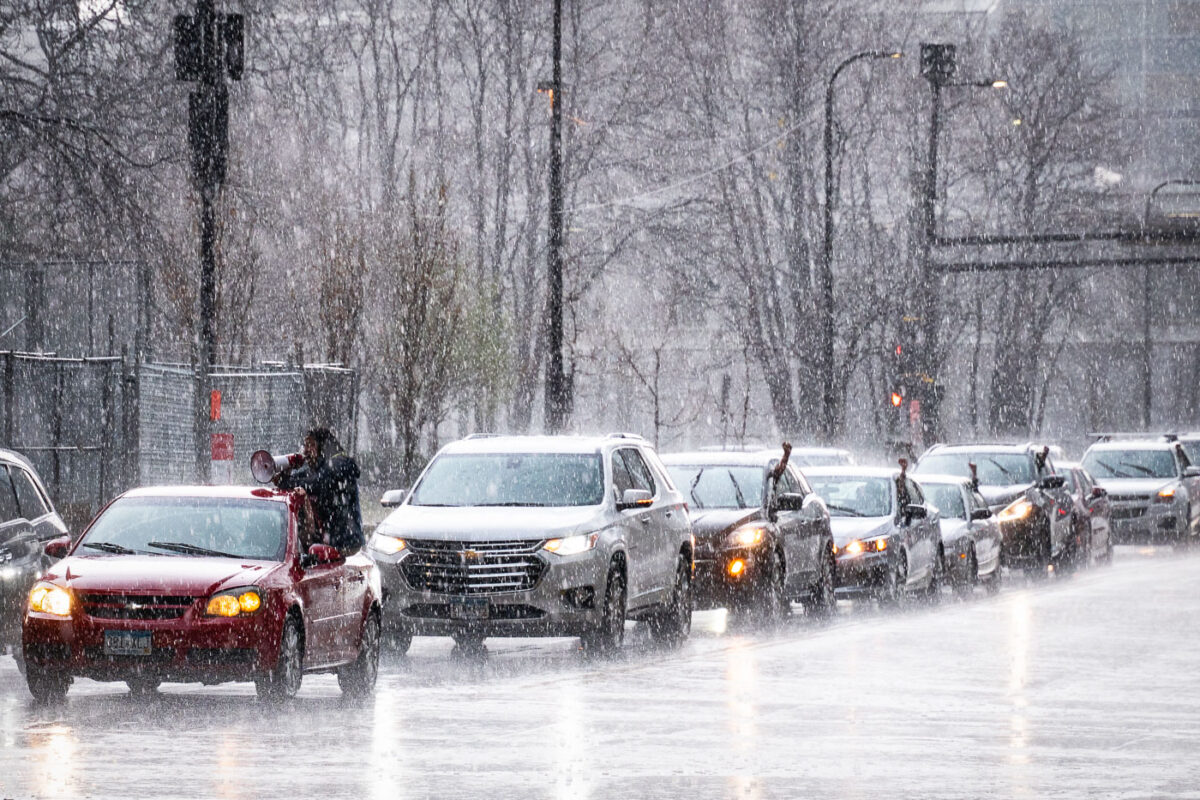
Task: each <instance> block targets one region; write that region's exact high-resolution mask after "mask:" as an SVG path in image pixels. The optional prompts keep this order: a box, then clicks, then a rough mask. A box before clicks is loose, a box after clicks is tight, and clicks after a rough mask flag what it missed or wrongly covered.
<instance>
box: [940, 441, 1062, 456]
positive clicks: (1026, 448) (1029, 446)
mask: <svg viewBox="0 0 1200 800" xmlns="http://www.w3.org/2000/svg"><path fill="white" fill-rule="evenodd" d="M1041 447H1042V445H1038V444H1034V443H1031V442H1025V443H1022V444H1013V443H1011V442H1007V443H1006V442H979V443H977V444H935V445H933V446H932V447H930V448H929V449H928V450H926V451H925V452H924V453H922V454H921V458H924V457H925V456H929V455H934V454H935V453H1028V452H1031V451H1033V450H1037V449H1040V448H1041ZM1050 454H1051V455H1054V449H1053V448H1051V453H1050Z"/></svg>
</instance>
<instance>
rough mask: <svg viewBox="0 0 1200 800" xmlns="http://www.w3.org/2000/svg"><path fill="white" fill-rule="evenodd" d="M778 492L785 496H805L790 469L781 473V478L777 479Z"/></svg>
mask: <svg viewBox="0 0 1200 800" xmlns="http://www.w3.org/2000/svg"><path fill="white" fill-rule="evenodd" d="M779 491H780V492H782V493H785V494H806V492H805V491H804V487H803V486H801V485H800V481H798V480H797V479H796V475H795V473H793V472H792V470H791V468H790V467H789V468H788V469H785V470H784V471H783V477H781V478H780V479H779Z"/></svg>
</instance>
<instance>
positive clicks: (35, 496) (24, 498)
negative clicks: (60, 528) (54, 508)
mask: <svg viewBox="0 0 1200 800" xmlns="http://www.w3.org/2000/svg"><path fill="white" fill-rule="evenodd" d="M9 473H10V474H11V475H12V482H13V488H14V489H16V490H17V505H19V506H20V508H21V515H22V516H23V517H25V519H38V518H39V517H42V516H45V515H46V514H49V513H50V509H48V508H46V501H45V500H43V499H42V494H41V492H39V491H38V490H37V487H36V486H34V485H33V478H32V477H31V476H30V474H29V473H28V472H26V471H25V470H23V469H21V468H20V467H9Z"/></svg>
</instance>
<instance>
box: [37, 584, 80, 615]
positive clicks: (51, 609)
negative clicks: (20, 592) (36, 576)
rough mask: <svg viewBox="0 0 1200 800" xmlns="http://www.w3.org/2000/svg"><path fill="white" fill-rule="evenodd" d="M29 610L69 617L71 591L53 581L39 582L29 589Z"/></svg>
mask: <svg viewBox="0 0 1200 800" xmlns="http://www.w3.org/2000/svg"><path fill="white" fill-rule="evenodd" d="M29 610H30V611H38V612H40V613H42V614H51V615H53V616H55V617H69V616H71V593H70V592H68V591H67V590H66V589H64V588H62V587H61V586H55V585H54V584H52V583H38V584H36V585H35V586H34V587H33V589H31V590H30V591H29Z"/></svg>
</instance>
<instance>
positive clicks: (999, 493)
mask: <svg viewBox="0 0 1200 800" xmlns="http://www.w3.org/2000/svg"><path fill="white" fill-rule="evenodd" d="M1032 486H1033V484H1032V483H1015V484H1013V485H1011V486H980V487H979V493H980V494H981V495H983V499H984V500H986V501H987V504H988V508H990V509H991V510H992V511H998V510H1000V509H1002V508H1004V507H1005V506H1006V505H1008V504H1009V503H1011V502H1012V501H1013V500H1016V499H1017V498H1018V497H1022V496H1024V494H1025V493H1026V492H1028V491H1029V489H1030V487H1032Z"/></svg>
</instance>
